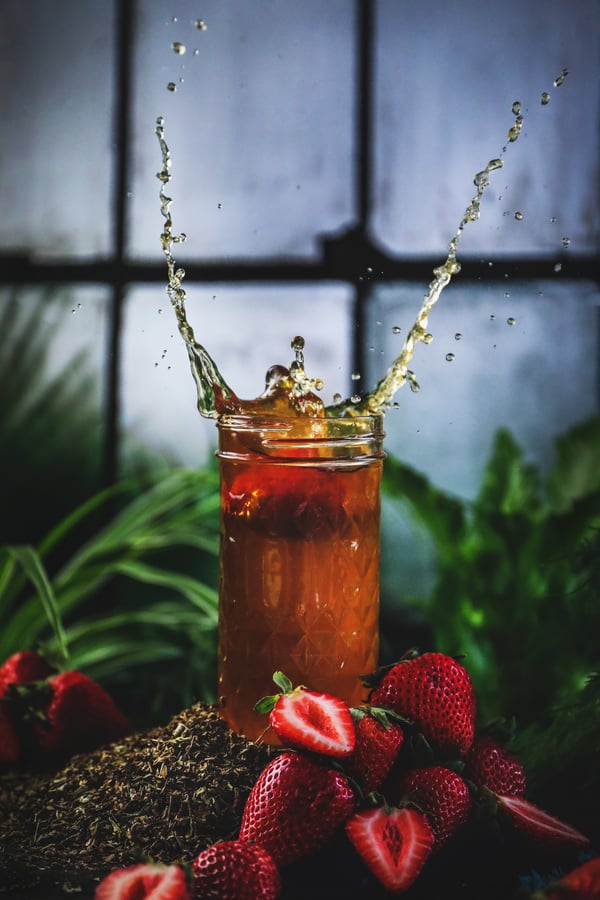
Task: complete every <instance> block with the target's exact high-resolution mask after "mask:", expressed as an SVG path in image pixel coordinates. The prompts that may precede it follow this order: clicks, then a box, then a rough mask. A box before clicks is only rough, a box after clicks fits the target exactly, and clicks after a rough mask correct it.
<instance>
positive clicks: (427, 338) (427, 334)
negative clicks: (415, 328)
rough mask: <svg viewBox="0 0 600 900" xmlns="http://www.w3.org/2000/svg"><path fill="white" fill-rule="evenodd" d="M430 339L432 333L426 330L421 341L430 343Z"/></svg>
mask: <svg viewBox="0 0 600 900" xmlns="http://www.w3.org/2000/svg"><path fill="white" fill-rule="evenodd" d="M432 340H433V335H432V334H431V332H429V331H428V332H427V333H426V334H424V335H423V343H424V344H430V343H431V342H432Z"/></svg>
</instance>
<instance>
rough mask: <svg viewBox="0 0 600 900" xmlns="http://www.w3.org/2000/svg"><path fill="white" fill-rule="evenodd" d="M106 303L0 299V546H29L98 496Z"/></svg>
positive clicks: (89, 298) (38, 292)
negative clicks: (0, 338) (13, 543)
mask: <svg viewBox="0 0 600 900" xmlns="http://www.w3.org/2000/svg"><path fill="white" fill-rule="evenodd" d="M107 299H108V298H107V294H106V291H105V290H104V289H103V288H98V287H77V288H67V287H55V288H3V289H2V290H1V291H0V325H1V328H2V335H3V341H2V345H1V346H0V401H1V402H0V405H1V407H2V417H1V419H0V461H1V468H2V472H3V478H2V479H1V480H0V544H1V543H5V542H7V541H29V542H35V541H37V540H38V539H39V538H41V537H42V536H43V535H44V534H45V533H46V532H47V530H48V529H49V528H51V527H53V526H54V525H56V524H57V522H58V521H59V520H60V519H61V518H62V517H63V516H66V515H67V514H68V513H70V512H72V511H73V509H74V508H75V507H76V506H77V505H78V504H80V503H82V502H83V501H84V500H87V499H88V497H90V496H91V494H93V493H94V492H95V491H96V490H98V489H99V488H100V455H101V448H102V434H101V425H102V404H101V391H102V385H103V356H104V350H105V332H106V313H107Z"/></svg>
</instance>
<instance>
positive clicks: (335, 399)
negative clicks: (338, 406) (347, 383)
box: [333, 394, 342, 403]
mask: <svg viewBox="0 0 600 900" xmlns="http://www.w3.org/2000/svg"><path fill="white" fill-rule="evenodd" d="M333 402H334V403H341V402H342V395H341V394H334V395H333Z"/></svg>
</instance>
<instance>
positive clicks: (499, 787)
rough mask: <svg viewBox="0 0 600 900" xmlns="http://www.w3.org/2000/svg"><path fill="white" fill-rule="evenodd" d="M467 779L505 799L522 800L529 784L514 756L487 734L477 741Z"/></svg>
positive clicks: (468, 760)
mask: <svg viewBox="0 0 600 900" xmlns="http://www.w3.org/2000/svg"><path fill="white" fill-rule="evenodd" d="M463 777H464V778H466V779H467V780H468V781H472V782H473V784H475V785H476V786H477V787H478V788H482V787H487V788H488V789H489V790H490V791H493V792H494V793H495V794H502V795H503V796H505V797H522V796H523V794H524V793H525V787H526V783H527V782H526V778H525V769H524V768H523V765H522V763H521V762H520V761H519V760H518V759H517V757H516V756H515V755H514V753H511V752H510V751H509V750H507V749H506V748H505V747H503V746H502V744H500V743H499V742H498V741H497V740H496V739H495V738H493V737H491V736H490V735H487V734H481V735H477V737H476V738H475V740H474V741H473V746H472V747H471V749H470V750H469V752H468V753H467V755H466V757H465V767H464V769H463Z"/></svg>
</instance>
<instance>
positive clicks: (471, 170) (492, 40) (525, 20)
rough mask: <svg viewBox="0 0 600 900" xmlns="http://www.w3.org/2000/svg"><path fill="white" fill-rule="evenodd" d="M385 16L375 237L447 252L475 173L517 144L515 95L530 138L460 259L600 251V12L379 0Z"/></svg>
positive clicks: (394, 245)
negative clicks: (512, 130)
mask: <svg viewBox="0 0 600 900" xmlns="http://www.w3.org/2000/svg"><path fill="white" fill-rule="evenodd" d="M376 8H377V78H376V91H377V103H376V141H375V156H376V201H375V211H374V219H373V233H374V235H375V237H376V238H377V239H378V240H379V241H381V242H382V243H383V244H384V245H385V246H386V247H387V248H389V249H391V250H393V251H395V252H398V253H402V254H420V253H421V254H422V253H441V252H442V251H443V250H444V249H445V248H446V246H447V244H448V241H449V239H450V238H451V237H452V235H453V234H454V231H455V229H456V227H457V225H458V223H459V221H460V219H461V218H462V215H463V212H464V210H465V208H466V206H467V203H468V201H469V200H470V198H471V196H472V194H473V176H474V174H475V173H476V172H478V171H480V170H481V169H482V168H483V167H484V165H485V164H486V163H487V162H488V160H490V159H492V158H494V157H497V156H498V155H499V153H500V152H501V150H502V148H503V146H505V145H506V143H507V140H506V138H507V130H508V128H509V127H510V126H511V125H512V123H513V121H514V116H513V115H512V113H511V106H512V104H513V102H514V101H516V100H518V101H520V102H521V104H522V113H523V116H524V125H523V131H522V133H521V137H520V138H519V139H518V140H517V141H516V142H515V143H514V144H513V145H510V146H509V148H508V151H507V153H506V154H505V156H504V160H505V167H504V170H503V171H501V172H496V173H495V174H494V175H493V176H492V187H491V189H490V191H489V192H488V196H487V198H486V201H485V203H484V205H483V208H482V216H481V219H480V221H479V222H477V223H476V224H475V225H470V226H469V228H468V229H467V231H466V232H465V234H464V239H463V243H462V252H463V253H468V254H478V253H486V254H488V253H490V254H491V253H493V254H502V253H515V254H532V253H533V254H535V253H538V252H540V253H547V254H549V255H551V254H554V253H557V252H560V250H561V246H562V245H561V239H562V237H564V236H568V237H570V239H571V244H570V252H577V253H586V252H590V251H591V252H594V251H595V250H597V249H598V236H599V231H600V213H599V199H598V198H599V193H598V158H599V155H600V154H599V149H600V148H599V142H598V109H599V105H600V79H599V78H598V63H599V60H600V5H599V4H598V3H590V2H589V0H572V2H570V3H565V2H564V0H545V2H543V3H541V2H531V3H524V2H522V0H506V2H504V3H494V4H491V3H490V4H482V3H481V2H480V0H465V2H461V3H460V4H452V3H447V2H443V0H429V2H427V3H397V2H396V0H380V2H379V3H377V4H376ZM565 67H566V68H568V70H569V74H568V76H567V78H566V80H565V81H564V83H563V84H562V85H561V86H560V87H557V88H555V87H553V80H554V79H555V78H556V77H557V76H558V75H559V74H560V73H561V72H562V70H563V68H565ZM544 91H546V92H548V93H549V95H550V100H549V102H548V104H547V105H545V106H543V105H542V104H541V95H542V92H544ZM517 211H519V212H522V213H523V220H522V221H516V220H515V217H514V213H515V212H517ZM554 218H556V220H557V221H556V222H554V223H553V222H551V220H552V219H554Z"/></svg>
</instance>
